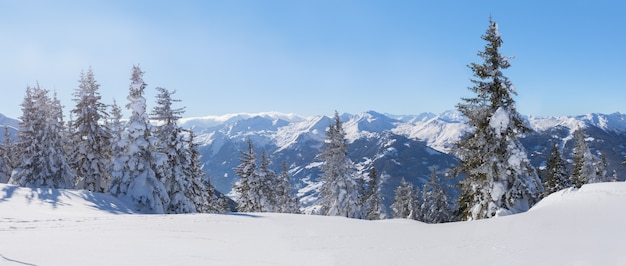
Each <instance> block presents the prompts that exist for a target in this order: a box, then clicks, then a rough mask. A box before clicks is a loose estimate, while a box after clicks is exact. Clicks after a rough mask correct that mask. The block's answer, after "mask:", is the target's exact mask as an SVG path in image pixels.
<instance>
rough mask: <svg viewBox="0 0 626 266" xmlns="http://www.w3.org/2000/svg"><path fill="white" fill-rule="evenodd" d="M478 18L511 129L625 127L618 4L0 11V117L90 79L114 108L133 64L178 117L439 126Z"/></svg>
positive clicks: (170, 5)
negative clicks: (295, 117) (531, 123)
mask: <svg viewBox="0 0 626 266" xmlns="http://www.w3.org/2000/svg"><path fill="white" fill-rule="evenodd" d="M489 16H493V19H494V20H495V21H496V22H498V24H499V29H500V33H501V35H502V38H503V40H504V44H503V47H502V52H503V54H505V55H507V56H515V59H514V60H512V61H511V63H512V67H511V68H510V69H508V70H507V71H506V72H505V75H507V76H508V77H509V78H510V79H511V80H512V82H513V83H514V85H515V87H516V88H517V90H518V92H519V95H518V96H517V97H515V100H516V101H517V106H518V111H519V112H520V113H522V114H524V115H533V116H559V115H579V114H586V113H591V112H598V113H612V112H622V113H624V112H626V103H625V102H626V66H625V63H626V1H591V0H590V1H574V0H572V1H484V0H483V1H481V0H478V1H464V0H459V1H447V0H442V1H418V0H414V1H382V0H381V1H367V0H355V1H350V0H341V1H332V0H329V1H324V0H315V1H299V0H296V1H293V0H289V1H274V0H264V1H257V0H251V1H238V0H232V1H230V0H229V1H217V0H216V1H210V0H206V1H154V0H153V1H111V0H109V1H96V0H93V1H30V0H0V91H1V92H2V95H0V113H3V114H5V115H7V116H10V117H19V116H20V115H21V109H20V106H19V104H20V103H21V102H22V100H23V97H24V92H25V88H26V86H27V85H34V84H36V83H37V82H39V84H40V86H41V87H43V88H46V89H49V90H56V91H57V93H58V95H59V97H60V98H61V101H62V104H63V105H64V106H65V110H66V111H67V110H69V109H71V108H73V105H74V102H73V101H72V93H73V92H74V91H75V90H76V88H77V86H78V79H79V76H80V72H81V70H86V69H87V68H88V67H89V66H91V67H93V70H94V73H95V76H96V79H97V80H98V82H99V83H100V84H101V94H102V97H103V102H104V103H107V104H109V103H112V101H113V99H114V98H115V99H116V100H117V101H118V103H119V104H121V105H125V104H126V95H127V92H128V86H129V84H130V81H129V78H130V72H131V68H132V66H133V65H134V64H139V65H140V66H141V67H142V69H143V70H144V71H145V72H146V73H145V75H144V80H145V81H146V83H147V84H148V89H147V91H146V92H147V95H146V96H147V98H148V104H149V106H148V107H149V108H152V106H153V105H154V95H155V92H156V90H155V89H154V88H155V87H157V86H160V87H165V88H168V89H170V90H176V91H177V93H176V94H175V97H176V98H179V99H181V100H182V102H181V105H184V106H186V108H187V113H186V114H185V116H203V115H221V114H227V113H239V112H261V111H278V112H290V113H296V114H302V115H322V114H328V115H330V114H332V113H333V112H334V110H338V111H339V112H341V113H343V112H348V113H359V112H363V111H367V110H375V111H378V112H382V113H392V114H418V113H422V112H433V113H439V112H442V111H445V110H451V109H454V108H455V105H456V104H457V103H459V101H460V98H461V97H467V96H471V95H472V94H471V93H470V92H469V91H468V90H467V87H468V86H470V85H471V83H470V81H469V79H470V78H471V77H472V73H471V72H470V71H469V69H468V68H467V65H468V64H469V63H471V62H480V59H479V58H478V57H477V56H476V53H477V52H478V51H479V50H481V49H483V46H484V41H483V40H482V39H481V38H480V36H481V35H482V34H483V33H484V32H485V30H486V29H487V26H488V20H489Z"/></svg>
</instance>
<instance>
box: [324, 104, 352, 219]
mask: <svg viewBox="0 0 626 266" xmlns="http://www.w3.org/2000/svg"><path fill="white" fill-rule="evenodd" d="M345 135H346V133H345V132H344V130H343V126H342V123H341V120H340V119H339V114H338V113H337V112H336V111H335V118H334V123H332V124H330V126H329V127H328V131H327V132H326V141H325V142H324V150H322V153H321V154H320V159H321V160H322V162H323V165H322V172H323V173H322V177H321V180H322V188H321V190H320V199H319V201H318V202H317V204H318V205H319V206H320V209H319V212H318V213H319V214H321V215H328V216H344V217H349V218H361V217H362V214H363V211H362V206H361V204H360V201H359V199H360V197H359V187H358V186H357V182H356V173H355V167H354V163H353V162H352V161H351V160H350V159H349V158H348V143H347V141H346V137H345Z"/></svg>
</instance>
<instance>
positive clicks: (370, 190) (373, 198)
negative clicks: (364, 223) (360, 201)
mask: <svg viewBox="0 0 626 266" xmlns="http://www.w3.org/2000/svg"><path fill="white" fill-rule="evenodd" d="M368 178H369V179H368V181H367V187H366V191H365V193H364V194H365V196H364V198H365V203H364V205H363V209H364V212H365V213H364V215H365V217H364V218H365V219H368V220H381V219H385V218H386V217H387V214H386V212H385V206H384V205H383V195H382V194H381V193H380V187H381V178H380V177H379V176H378V173H377V172H376V168H375V167H372V168H371V169H370V172H369V175H368Z"/></svg>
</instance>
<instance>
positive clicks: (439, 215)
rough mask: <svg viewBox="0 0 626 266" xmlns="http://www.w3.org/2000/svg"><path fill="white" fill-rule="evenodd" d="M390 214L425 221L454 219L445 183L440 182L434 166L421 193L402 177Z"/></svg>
mask: <svg viewBox="0 0 626 266" xmlns="http://www.w3.org/2000/svg"><path fill="white" fill-rule="evenodd" d="M420 194H421V196H420ZM391 216H392V217H393V218H405V219H414V220H418V221H422V222H425V223H445V222H451V221H454V217H453V210H452V205H451V202H450V199H449V197H448V192H447V187H446V184H444V183H443V182H441V179H440V178H439V176H438V174H437V169H436V168H435V167H434V166H433V169H432V172H431V175H430V179H429V180H428V181H427V182H426V183H425V184H424V186H423V187H422V191H421V193H420V191H419V189H414V187H413V185H412V184H411V183H408V182H406V180H405V179H404V178H402V181H401V183H400V186H398V188H397V189H396V193H395V197H394V202H393V204H392V205H391Z"/></svg>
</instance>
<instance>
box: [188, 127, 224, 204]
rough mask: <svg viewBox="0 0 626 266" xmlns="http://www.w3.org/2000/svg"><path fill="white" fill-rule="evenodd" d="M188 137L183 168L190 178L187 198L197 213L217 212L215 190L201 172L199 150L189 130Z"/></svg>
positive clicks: (192, 133)
mask: <svg viewBox="0 0 626 266" xmlns="http://www.w3.org/2000/svg"><path fill="white" fill-rule="evenodd" d="M188 135H189V139H188V143H187V146H188V149H189V164H188V165H187V166H186V167H185V172H188V174H189V176H191V190H190V191H189V193H188V194H189V198H190V199H191V201H192V202H193V203H194V204H195V205H196V211H197V212H203V213H207V212H210V213H214V212H219V207H218V206H217V199H216V198H215V188H214V187H213V185H211V179H210V178H209V177H207V176H206V173H205V172H204V170H202V162H201V161H200V150H199V149H198V146H199V145H198V143H196V142H195V133H194V132H193V130H189V132H188Z"/></svg>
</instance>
